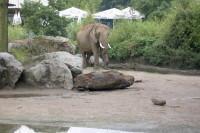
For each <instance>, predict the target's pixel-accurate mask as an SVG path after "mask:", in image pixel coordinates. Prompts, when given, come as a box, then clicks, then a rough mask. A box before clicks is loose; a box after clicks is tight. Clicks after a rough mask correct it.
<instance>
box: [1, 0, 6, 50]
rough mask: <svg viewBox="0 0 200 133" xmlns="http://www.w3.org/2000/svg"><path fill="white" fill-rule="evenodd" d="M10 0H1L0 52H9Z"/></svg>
mask: <svg viewBox="0 0 200 133" xmlns="http://www.w3.org/2000/svg"><path fill="white" fill-rule="evenodd" d="M7 3H8V0H0V52H7V51H8V18H7V14H8V6H7Z"/></svg>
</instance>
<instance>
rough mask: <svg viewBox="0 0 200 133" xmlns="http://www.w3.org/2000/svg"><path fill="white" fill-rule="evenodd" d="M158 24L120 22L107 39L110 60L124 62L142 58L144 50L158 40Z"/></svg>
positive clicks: (152, 22)
mask: <svg viewBox="0 0 200 133" xmlns="http://www.w3.org/2000/svg"><path fill="white" fill-rule="evenodd" d="M159 27H160V24H159V23H156V22H154V21H145V22H141V21H122V22H118V23H117V24H116V25H115V28H114V29H113V31H112V32H111V36H110V38H109V40H110V44H111V45H112V47H113V48H112V49H111V50H110V51H109V52H110V54H109V55H110V58H112V59H116V60H124V59H128V58H138V57H142V56H143V53H144V48H145V47H147V46H150V45H152V44H153V43H154V42H155V41H156V40H157V39H158V38H159V32H160V28H159Z"/></svg>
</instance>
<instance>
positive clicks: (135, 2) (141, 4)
mask: <svg viewBox="0 0 200 133" xmlns="http://www.w3.org/2000/svg"><path fill="white" fill-rule="evenodd" d="M171 1H173V0H131V5H132V6H133V7H134V8H136V9H137V10H139V11H140V12H142V13H143V14H145V16H146V18H153V17H157V18H160V19H162V18H163V16H164V15H165V14H164V13H165V12H164V11H165V10H167V9H169V8H170V6H171Z"/></svg>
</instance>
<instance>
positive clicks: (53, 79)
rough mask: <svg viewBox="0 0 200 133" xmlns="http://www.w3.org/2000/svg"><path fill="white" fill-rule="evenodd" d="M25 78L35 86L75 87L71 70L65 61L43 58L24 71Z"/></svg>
mask: <svg viewBox="0 0 200 133" xmlns="http://www.w3.org/2000/svg"><path fill="white" fill-rule="evenodd" d="M24 80H25V82H26V83H28V84H30V85H33V86H42V87H46V88H65V89H72V88H73V78H72V74H71V71H70V70H69V68H68V67H67V65H65V64H64V62H61V61H57V60H43V61H41V62H40V63H38V64H36V65H35V66H33V67H30V68H28V69H26V70H25V72H24Z"/></svg>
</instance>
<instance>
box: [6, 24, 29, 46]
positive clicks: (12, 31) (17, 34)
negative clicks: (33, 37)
mask: <svg viewBox="0 0 200 133" xmlns="http://www.w3.org/2000/svg"><path fill="white" fill-rule="evenodd" d="M26 37H27V32H26V30H25V29H24V28H23V27H21V26H8V40H9V42H11V41H13V40H19V39H25V38H26Z"/></svg>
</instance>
